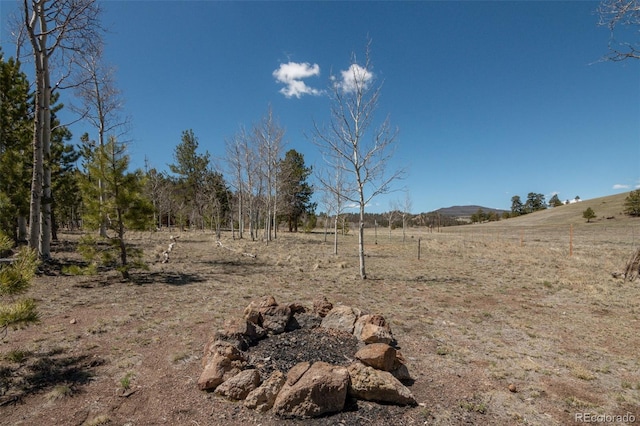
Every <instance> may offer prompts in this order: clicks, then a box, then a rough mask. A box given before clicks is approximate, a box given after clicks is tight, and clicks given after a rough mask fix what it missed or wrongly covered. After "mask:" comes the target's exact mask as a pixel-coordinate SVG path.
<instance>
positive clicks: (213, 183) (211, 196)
mask: <svg viewBox="0 0 640 426" xmlns="http://www.w3.org/2000/svg"><path fill="white" fill-rule="evenodd" d="M203 187H204V188H203V192H204V194H203V195H204V199H205V201H206V211H207V213H208V216H209V223H210V225H211V227H212V228H215V230H216V235H217V236H218V238H220V231H221V227H222V225H223V224H224V223H226V220H227V217H228V216H229V213H230V211H231V207H230V202H231V197H232V194H231V191H230V190H229V187H228V186H227V184H226V182H225V181H224V177H223V176H222V173H219V172H216V171H214V170H207V173H206V174H205V176H204V182H203Z"/></svg>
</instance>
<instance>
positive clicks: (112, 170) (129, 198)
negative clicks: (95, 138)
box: [83, 137, 153, 280]
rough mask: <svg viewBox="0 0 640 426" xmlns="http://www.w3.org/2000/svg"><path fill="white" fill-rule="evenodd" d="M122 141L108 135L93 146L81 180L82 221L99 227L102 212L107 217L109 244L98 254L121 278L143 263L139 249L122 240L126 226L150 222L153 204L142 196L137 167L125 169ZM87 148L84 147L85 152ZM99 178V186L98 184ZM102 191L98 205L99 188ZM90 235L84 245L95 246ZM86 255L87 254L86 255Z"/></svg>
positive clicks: (133, 227)
mask: <svg viewBox="0 0 640 426" xmlns="http://www.w3.org/2000/svg"><path fill="white" fill-rule="evenodd" d="M125 149H126V148H125V146H124V144H121V143H119V142H118V141H117V140H116V139H115V138H114V137H109V139H108V141H107V143H106V144H104V145H103V146H97V147H95V148H94V151H93V152H92V154H91V155H90V157H89V158H88V159H87V162H86V167H87V170H86V172H87V174H86V175H85V179H84V182H83V204H84V214H83V222H84V225H85V226H87V227H88V228H90V229H99V227H100V224H101V223H102V216H103V212H104V214H106V218H107V241H108V242H109V248H108V249H106V250H103V251H100V252H98V251H95V250H91V249H88V250H87V251H86V252H87V253H89V254H91V255H93V254H96V255H97V254H99V255H100V257H101V261H102V263H103V264H105V265H116V266H117V269H118V270H119V271H120V272H121V273H122V278H123V279H125V280H126V279H129V270H131V269H133V268H141V267H144V264H143V262H142V252H141V251H140V250H135V249H134V248H133V247H132V246H131V245H130V244H127V242H126V240H125V234H126V231H127V230H130V229H131V230H145V229H148V228H149V227H150V226H152V225H153V216H152V215H153V206H152V204H151V202H150V201H149V200H148V199H147V198H146V197H145V196H144V175H143V173H142V172H141V171H140V170H136V171H135V172H128V171H127V170H128V168H129V156H128V155H127V154H126V153H125ZM86 152H87V150H85V155H87V154H86ZM98 182H102V188H101V187H100V185H99V184H98ZM101 190H102V191H103V195H104V198H103V201H102V205H101V203H100V197H99V194H100V191H101ZM94 242H95V241H94V240H93V239H90V238H89V239H85V248H87V247H89V248H90V247H92V246H93V247H98V246H97V245H96V244H94ZM88 257H90V256H88Z"/></svg>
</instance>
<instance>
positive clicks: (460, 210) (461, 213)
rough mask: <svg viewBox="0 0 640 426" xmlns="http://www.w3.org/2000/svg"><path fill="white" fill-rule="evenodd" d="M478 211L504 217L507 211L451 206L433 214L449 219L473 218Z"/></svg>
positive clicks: (480, 207)
mask: <svg viewBox="0 0 640 426" xmlns="http://www.w3.org/2000/svg"><path fill="white" fill-rule="evenodd" d="M478 210H482V211H483V212H485V213H491V212H496V213H497V214H498V215H502V213H503V212H505V211H506V210H500V209H494V208H491V207H482V206H451V207H444V208H441V209H438V210H435V211H433V212H432V213H437V214H439V215H441V216H448V217H460V218H462V217H471V215H473V214H474V213H477V212H478Z"/></svg>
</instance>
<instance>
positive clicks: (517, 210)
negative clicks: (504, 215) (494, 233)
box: [511, 195, 525, 217]
mask: <svg viewBox="0 0 640 426" xmlns="http://www.w3.org/2000/svg"><path fill="white" fill-rule="evenodd" d="M524 213H525V211H524V205H523V204H522V201H521V200H520V196H519V195H514V196H513V197H511V217H516V216H520V215H522V214H524Z"/></svg>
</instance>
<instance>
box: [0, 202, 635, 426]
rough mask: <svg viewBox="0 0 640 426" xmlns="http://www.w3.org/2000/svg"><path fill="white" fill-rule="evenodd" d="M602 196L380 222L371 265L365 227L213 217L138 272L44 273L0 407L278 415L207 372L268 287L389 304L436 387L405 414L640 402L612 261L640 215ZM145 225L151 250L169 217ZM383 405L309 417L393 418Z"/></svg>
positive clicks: (477, 416) (441, 419)
mask: <svg viewBox="0 0 640 426" xmlns="http://www.w3.org/2000/svg"><path fill="white" fill-rule="evenodd" d="M615 197H617V196H615ZM623 198H624V197H622V199H623ZM596 202H597V203H598V204H596V205H591V204H589V202H587V201H585V202H583V203H581V204H577V205H570V206H563V207H561V208H559V209H554V210H553V211H546V212H541V213H536V214H532V215H528V216H530V217H527V216H525V217H522V218H519V219H512V220H508V221H501V222H498V223H492V224H484V225H472V226H465V227H456V228H447V229H445V230H443V231H444V232H441V233H427V232H426V231H424V230H419V229H411V230H410V232H409V238H408V239H407V240H406V241H405V243H403V242H402V238H401V231H399V230H398V231H396V232H394V233H393V234H392V237H391V239H389V238H388V236H387V235H386V233H385V235H384V236H381V235H379V236H378V244H373V237H372V235H367V242H368V243H367V246H366V254H367V257H366V261H367V272H368V275H369V277H370V279H368V280H366V281H361V280H360V279H359V278H358V264H357V262H358V259H357V256H356V237H355V236H353V235H347V236H344V237H342V236H341V237H340V247H339V253H340V254H339V255H338V256H334V255H333V254H332V251H333V248H332V245H331V244H332V238H328V239H327V242H325V241H324V236H323V234H321V233H313V234H295V235H291V234H288V233H281V234H279V236H278V239H277V241H274V242H271V243H269V244H268V245H267V244H265V243H263V242H251V241H248V240H246V239H245V240H231V239H230V235H225V236H223V237H224V238H223V241H222V242H223V244H224V247H225V248H220V247H217V246H216V244H215V237H214V236H213V235H211V234H209V233H182V234H181V235H180V239H179V240H178V241H179V242H178V244H177V246H176V247H175V248H174V250H173V252H172V258H171V261H170V262H169V263H167V264H160V263H153V264H152V265H151V269H150V271H148V272H143V273H139V274H137V275H136V278H135V279H136V282H135V283H123V282H120V281H119V279H118V275H117V274H116V273H113V274H111V273H106V274H103V275H99V276H64V275H61V274H58V273H53V274H52V275H48V276H40V277H38V278H37V279H36V281H35V285H34V288H33V289H32V291H31V294H30V296H31V297H35V298H37V299H38V304H39V308H40V311H41V314H42V324H41V325H40V326H36V327H31V328H28V329H24V330H18V331H12V332H10V333H9V334H8V336H7V337H5V339H4V340H3V343H2V344H1V346H0V351H1V352H2V353H1V354H0V355H1V356H0V389H2V392H4V396H0V402H6V401H11V400H10V399H8V398H10V397H16V395H17V397H20V398H21V401H22V403H18V404H15V405H11V404H5V405H3V406H1V407H0V410H2V414H3V419H6V421H7V422H9V423H11V424H25V425H26V424H45V423H52V422H53V423H56V424H82V423H85V424H106V423H110V424H124V423H131V424H136V425H142V424H149V425H150V424H200V425H204V424H251V423H256V424H257V423H261V424H263V425H269V424H280V423H281V422H282V421H281V420H275V419H273V418H271V417H270V416H269V415H266V416H264V415H260V414H257V413H253V412H250V411H247V410H244V409H240V408H239V407H238V406H237V405H236V404H233V403H228V402H224V401H220V400H217V399H214V398H213V397H212V396H211V395H210V394H206V393H202V392H200V391H198V390H197V388H196V385H195V382H196V380H197V378H198V375H199V374H200V371H201V366H200V357H201V353H202V348H203V345H204V344H205V343H206V341H207V339H208V338H209V337H210V336H211V335H212V334H213V332H214V331H215V330H216V329H217V328H219V327H220V326H222V324H223V323H224V321H225V320H226V319H228V318H230V317H234V316H235V317H237V316H240V315H241V313H242V310H243V308H244V307H245V306H246V305H247V304H248V303H249V301H250V300H252V299H255V298H258V297H261V296H263V295H274V296H275V297H276V299H277V300H278V301H279V302H283V303H287V302H293V301H301V302H303V303H310V302H311V301H312V300H313V299H314V298H315V297H317V296H319V295H325V296H326V297H327V298H328V299H329V300H330V301H332V302H333V303H334V304H348V305H352V306H357V307H359V308H361V309H362V310H364V311H368V312H371V313H381V314H383V315H384V316H385V317H386V318H387V319H388V320H389V321H390V322H391V325H392V329H393V331H394V334H395V335H396V337H397V338H398V340H399V342H400V345H401V347H402V352H403V353H404V355H405V357H406V358H407V360H408V363H409V368H410V371H411V372H412V374H413V376H414V378H415V379H416V380H415V383H414V384H413V386H412V387H411V389H412V391H413V392H414V394H415V396H416V398H417V399H418V401H419V402H420V403H421V406H420V407H416V408H403V409H397V408H394V407H385V408H384V409H385V410H391V411H392V412H393V416H394V417H393V419H394V421H393V422H392V423H393V424H399V425H400V424H423V423H426V424H456V425H457V424H466V423H469V422H471V423H475V424H479V423H482V424H504V425H512V424H538V425H548V424H556V425H564V424H571V423H572V422H573V421H574V414H575V413H578V412H590V413H594V414H598V413H600V414H610V415H617V414H620V415H624V414H625V413H632V414H634V415H635V416H636V419H640V409H638V407H640V360H639V359H638V357H637V353H636V352H637V351H636V348H638V347H640V337H639V335H638V333H637V330H638V321H639V319H640V298H639V297H638V291H639V289H640V285H639V283H638V281H636V282H633V283H623V282H622V281H621V280H617V279H614V278H613V277H612V275H611V272H613V271H616V270H622V269H623V268H624V266H625V262H626V261H627V260H628V258H629V255H630V254H631V253H632V251H633V250H634V248H636V247H637V246H638V244H639V241H638V239H640V221H638V220H637V219H629V218H624V217H622V216H620V215H619V214H614V216H615V219H605V218H602V219H600V218H597V219H596V220H595V221H593V223H589V224H587V223H586V222H585V220H584V219H582V211H584V210H585V209H586V208H587V207H589V206H591V207H592V208H593V209H594V211H595V212H596V214H597V215H598V216H602V217H607V216H610V215H612V214H611V213H609V210H606V209H605V207H604V206H606V208H607V209H611V211H618V212H619V211H621V201H619V200H618V201H616V200H613V201H612V200H610V199H609V197H607V199H603V200H597V201H596ZM576 206H577V207H576ZM601 211H602V212H604V213H601ZM552 216H554V217H552ZM549 217H552V219H553V220H551V219H549ZM571 225H573V235H572V236H570V228H571ZM64 237H65V240H67V241H69V242H68V243H64V244H62V243H61V244H59V245H58V247H57V249H58V251H57V252H56V258H57V259H59V260H60V261H61V262H62V263H68V262H72V261H74V260H78V258H77V257H76V255H75V253H73V250H72V248H73V244H74V240H75V239H76V238H77V236H75V235H65V236H64ZM570 237H572V243H573V247H572V253H571V256H570V245H569V243H570ZM134 239H135V242H136V244H137V245H139V246H140V247H143V248H145V249H146V252H147V253H148V256H149V258H150V260H153V253H154V251H155V250H157V249H158V248H161V247H164V246H166V244H167V241H168V240H169V233H167V232H160V233H155V234H139V235H135V236H134ZM418 240H420V244H421V248H422V251H421V259H419V260H418V259H417V245H418ZM243 253H252V254H255V255H256V257H255V258H252V257H248V256H244V255H243ZM54 272H55V271H54ZM16 354H20V356H17V355H16ZM3 371H4V373H3ZM124 378H127V379H128V380H125V379H124ZM123 380H124V382H125V383H123ZM125 384H126V385H127V386H125ZM512 384H513V385H514V386H515V389H517V391H516V392H513V391H510V390H509V385H512ZM65 387H66V388H65ZM125 387H126V388H130V389H131V391H130V392H128V393H127V394H126V396H123V394H122V392H120V391H121V390H122V388H125ZM62 389H74V392H73V394H72V395H69V394H68V393H67V392H62V391H61V390H62ZM54 394H55V395H54ZM59 395H60V396H59ZM371 410H374V408H371V406H370V405H368V404H364V405H362V406H361V407H360V409H359V410H358V412H355V413H346V414H344V415H342V414H341V415H339V416H334V417H329V418H324V419H317V420H313V421H308V422H306V423H310V424H318V425H320V424H323V425H324V424H327V425H328V424H335V423H338V422H343V423H344V424H382V420H376V419H378V418H379V412H378V415H374V413H375V411H371ZM384 421H387V422H388V421H389V418H388V417H386V418H385V420H384ZM284 423H285V424H288V423H295V422H293V421H285V422H284ZM306 423H305V424H306Z"/></svg>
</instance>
